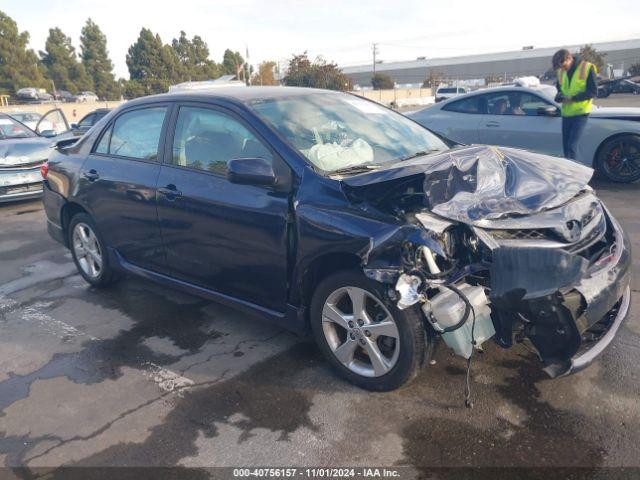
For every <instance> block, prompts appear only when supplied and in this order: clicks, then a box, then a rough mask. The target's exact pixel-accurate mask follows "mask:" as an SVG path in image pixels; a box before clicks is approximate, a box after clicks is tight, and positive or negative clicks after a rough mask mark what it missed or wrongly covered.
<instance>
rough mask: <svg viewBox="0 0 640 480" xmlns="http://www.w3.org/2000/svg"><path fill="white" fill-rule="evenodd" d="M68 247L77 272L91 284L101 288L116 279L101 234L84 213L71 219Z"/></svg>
mask: <svg viewBox="0 0 640 480" xmlns="http://www.w3.org/2000/svg"><path fill="white" fill-rule="evenodd" d="M69 247H70V248H71V254H72V256H73V261H74V263H75V264H76V268H77V269H78V272H79V273H80V275H82V278H84V279H85V280H86V281H87V283H89V284H90V285H91V286H93V287H97V288H103V287H107V286H109V285H111V284H112V283H113V282H114V281H115V280H117V275H116V272H115V271H114V270H113V269H112V268H111V265H110V264H109V256H108V254H107V248H106V245H105V243H104V241H103V240H102V236H101V235H100V233H99V232H98V229H97V228H96V225H95V222H94V221H93V219H92V218H91V217H90V216H89V215H87V214H86V213H78V214H76V215H74V216H73V218H72V219H71V222H70V223H69Z"/></svg>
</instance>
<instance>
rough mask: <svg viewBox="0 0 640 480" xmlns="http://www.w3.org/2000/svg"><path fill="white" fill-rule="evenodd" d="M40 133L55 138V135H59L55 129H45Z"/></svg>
mask: <svg viewBox="0 0 640 480" xmlns="http://www.w3.org/2000/svg"><path fill="white" fill-rule="evenodd" d="M40 135H42V136H43V137H47V138H53V137H55V136H57V135H58V134H57V133H56V131H55V130H43V131H41V132H40Z"/></svg>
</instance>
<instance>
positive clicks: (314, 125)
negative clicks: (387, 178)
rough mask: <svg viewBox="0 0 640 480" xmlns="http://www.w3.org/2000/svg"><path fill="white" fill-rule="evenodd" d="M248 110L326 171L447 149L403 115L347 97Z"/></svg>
mask: <svg viewBox="0 0 640 480" xmlns="http://www.w3.org/2000/svg"><path fill="white" fill-rule="evenodd" d="M249 106H250V107H251V108H252V109H253V110H254V111H255V112H256V113H257V115H258V116H259V117H260V118H262V119H263V120H264V121H266V122H267V123H268V124H270V125H271V126H272V127H273V128H274V129H275V130H277V131H278V132H279V133H280V134H281V135H282V136H283V137H284V138H285V139H286V140H287V141H288V142H289V143H290V144H291V145H292V146H293V147H294V148H296V149H297V150H298V151H299V152H300V153H301V154H302V155H304V157H305V158H306V159H307V160H308V161H309V162H310V163H311V164H313V165H314V166H315V167H317V168H319V169H321V170H323V171H325V172H334V171H336V170H340V169H345V168H350V167H356V166H364V165H367V166H379V165H381V164H383V163H391V162H394V161H400V160H403V159H405V158H409V157H412V156H415V155H416V154H422V153H431V152H433V151H444V150H447V148H448V147H447V145H446V144H445V143H444V142H442V141H441V140H440V139H439V138H438V137H436V136H435V135H434V134H432V133H431V132H429V130H427V129H425V128H424V127H421V126H420V125H418V124H416V123H414V122H413V121H411V120H409V119H408V118H406V117H404V116H403V115H400V114H398V113H396V112H393V111H392V110H389V109H387V108H384V107H382V106H380V105H378V104H376V103H373V102H370V101H367V100H364V99H361V98H359V97H356V96H352V95H347V94H342V93H329V92H327V93H305V94H296V95H291V96H283V97H276V98H266V99H257V100H252V101H250V102H249ZM367 168H368V167H367ZM374 168H375V167H374Z"/></svg>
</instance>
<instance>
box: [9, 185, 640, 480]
mask: <svg viewBox="0 0 640 480" xmlns="http://www.w3.org/2000/svg"><path fill="white" fill-rule="evenodd" d="M595 188H596V189H597V191H598V192H599V194H600V195H601V197H602V198H603V199H604V200H605V201H606V203H607V205H608V206H609V207H610V208H611V210H612V211H613V213H614V215H616V217H617V218H618V219H619V220H620V222H621V223H622V225H623V227H624V228H625V229H626V230H627V232H628V233H629V235H630V237H631V239H632V243H633V249H634V250H635V252H639V251H640V212H639V211H638V210H639V209H638V206H639V205H640V202H639V201H638V195H639V194H640V192H639V187H638V185H632V186H622V185H615V184H598V183H596V184H595ZM633 269H634V272H635V278H634V280H633V284H632V287H633V290H634V292H635V297H634V298H633V301H632V307H631V313H630V316H629V318H628V319H627V321H626V322H625V324H624V325H623V326H622V328H621V330H620V332H619V334H618V336H617V338H616V339H615V341H614V342H613V344H612V345H611V346H610V348H609V349H608V350H606V352H605V353H604V354H603V355H602V356H601V358H600V359H599V360H598V361H597V362H596V363H595V364H593V365H592V366H590V367H589V368H588V369H586V370H585V371H583V372H580V373H578V374H576V375H573V376H570V377H567V378H560V379H556V380H550V379H548V378H546V376H545V374H543V373H542V371H541V370H540V364H539V362H538V360H537V358H536V356H535V355H534V354H532V353H531V352H529V351H527V350H526V349H525V348H524V347H523V346H517V347H514V348H513V349H511V350H502V349H500V348H499V347H497V346H496V345H493V344H488V346H487V348H486V349H485V352H484V353H482V354H478V355H476V356H475V358H474V365H473V369H472V373H473V374H472V387H473V397H474V402H475V406H474V408H473V409H466V408H465V407H464V403H463V386H464V375H465V362H464V360H463V359H461V358H459V357H455V356H454V355H453V354H452V353H451V352H450V350H449V349H447V348H446V346H444V345H440V346H439V347H438V348H437V351H436V356H435V358H436V364H435V365H430V366H428V367H427V368H426V370H425V371H424V372H423V374H422V375H421V376H419V377H418V378H417V380H416V381H414V382H413V383H412V384H411V385H409V386H408V387H406V388H402V389H400V390H398V391H395V392H390V393H369V392H366V391H363V390H360V389H358V388H356V387H354V386H352V385H350V384H348V383H346V382H345V381H343V380H341V379H339V378H337V377H336V376H335V375H334V374H333V372H332V371H331V370H330V369H329V367H328V365H327V364H326V363H325V362H324V361H323V359H322V358H321V355H320V353H319V351H318V349H317V348H316V346H315V345H314V344H313V343H312V342H310V341H309V340H308V339H304V338H299V337H296V336H293V335H291V334H289V333H287V332H284V331H282V330H280V329H278V328H275V327H272V326H269V325H267V324H265V323H263V322H261V321H260V320H256V319H251V318H247V317H245V316H244V315H242V314H240V313H238V312H236V311H233V310H231V309H228V308H226V307H223V306H220V305H216V304H212V303H210V302H207V301H204V300H202V299H199V298H195V297H191V296H188V295H185V294H182V293H178V292H175V291H172V290H170V289H167V288H164V287H160V286H157V285H154V284H151V283H147V282H145V281H141V280H135V279H125V280H123V281H121V282H120V283H118V284H117V285H116V286H115V287H113V288H110V289H106V290H96V289H92V288H89V287H88V286H87V284H85V283H84V281H83V280H82V279H81V277H80V276H79V275H78V274H77V273H76V270H75V267H74V265H73V262H72V260H71V257H70V254H69V252H68V251H66V250H65V249H64V248H63V247H62V246H60V245H58V244H57V243H55V242H54V241H53V240H51V239H50V238H49V237H48V236H47V234H46V228H45V216H44V213H43V210H42V208H41V204H40V202H38V201H32V202H23V203H19V204H11V205H0V465H4V466H10V467H17V466H21V467H28V468H29V469H35V470H21V471H16V472H9V471H6V470H4V471H2V473H3V474H5V475H15V476H23V475H26V477H23V478H27V477H28V478H31V477H29V475H30V473H29V472H42V470H40V469H41V468H45V467H46V468H55V467H58V466H60V465H67V466H175V465H181V466H189V467H197V468H200V467H210V466H240V465H242V466H338V465H342V466H347V465H348V466H365V467H366V466H400V465H404V466H407V467H408V468H409V471H411V472H416V473H420V472H422V473H423V474H425V473H426V474H427V475H428V474H429V471H430V469H432V468H435V467H504V466H510V467H521V466H537V467H540V466H547V467H558V466H562V467H571V468H574V467H582V468H586V469H592V468H598V467H621V466H627V467H628V466H635V467H640V456H639V455H638V445H640V408H639V400H638V399H639V398H640V380H639V373H638V367H637V366H638V364H639V363H640V313H639V312H640V310H639V305H638V303H639V301H640V291H639V290H640V282H639V281H638V270H639V269H640V261H639V260H638V259H637V257H636V260H634V264H633ZM45 471H46V470H45ZM25 472H26V473H25ZM52 476H53V477H54V478H55V477H59V478H65V476H64V475H61V474H59V473H57V472H56V471H55V470H52ZM435 477H438V475H437V474H435Z"/></svg>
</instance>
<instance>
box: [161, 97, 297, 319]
mask: <svg viewBox="0 0 640 480" xmlns="http://www.w3.org/2000/svg"><path fill="white" fill-rule="evenodd" d="M175 117H176V120H175V132H174V135H173V138H172V140H170V141H171V142H172V145H171V149H172V156H171V158H168V159H166V160H165V163H164V165H162V168H161V171H160V177H159V179H158V217H159V219H160V226H161V231H162V238H163V241H164V244H165V249H166V256H167V264H168V266H169V268H170V269H171V274H172V275H173V276H175V277H177V278H179V279H181V280H184V281H187V282H189V283H192V284H195V285H198V286H202V287H205V288H208V289H211V290H215V291H217V292H219V293H223V294H226V295H228V296H231V297H234V298H236V299H240V300H243V301H247V302H250V303H252V304H255V305H259V306H261V307H264V308H268V309H271V310H275V311H278V312H284V310H285V306H286V291H287V218H288V211H289V202H288V192H279V191H276V190H275V189H273V188H271V187H264V186H254V185H239V184H234V183H231V182H229V180H227V177H226V172H227V161H228V160H230V159H232V158H244V157H261V158H265V159H267V160H269V161H271V162H282V160H281V159H280V158H279V157H278V156H277V154H275V152H273V151H272V150H271V149H270V148H269V147H267V146H266V144H265V143H264V142H263V141H262V140H261V139H260V138H259V137H258V135H257V134H256V133H254V132H253V131H252V130H251V129H250V128H249V127H248V125H247V124H246V123H245V122H244V121H243V120H241V119H240V118H238V117H236V116H235V115H232V114H231V113H230V112H227V111H224V110H220V109H216V108H212V107H210V106H204V105H199V104H188V105H182V106H181V107H180V108H179V110H178V112H177V114H176V115H175Z"/></svg>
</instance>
